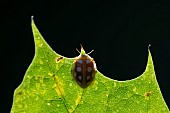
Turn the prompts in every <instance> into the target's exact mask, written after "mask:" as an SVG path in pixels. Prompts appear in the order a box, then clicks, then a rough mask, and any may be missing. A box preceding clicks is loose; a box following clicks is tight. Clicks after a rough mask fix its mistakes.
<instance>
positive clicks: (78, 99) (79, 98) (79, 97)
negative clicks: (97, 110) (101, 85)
mask: <svg viewBox="0 0 170 113" xmlns="http://www.w3.org/2000/svg"><path fill="white" fill-rule="evenodd" d="M80 100H81V95H78V98H77V99H76V101H75V102H76V105H78V104H79V103H80Z"/></svg>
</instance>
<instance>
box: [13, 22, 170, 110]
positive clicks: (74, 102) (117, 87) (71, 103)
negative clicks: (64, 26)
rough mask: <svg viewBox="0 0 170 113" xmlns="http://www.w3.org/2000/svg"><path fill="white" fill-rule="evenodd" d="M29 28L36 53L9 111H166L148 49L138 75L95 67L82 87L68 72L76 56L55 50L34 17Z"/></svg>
mask: <svg viewBox="0 0 170 113" xmlns="http://www.w3.org/2000/svg"><path fill="white" fill-rule="evenodd" d="M32 29H33V34H34V42H35V52H36V53H35V56H34V59H33V61H32V63H31V65H30V66H29V68H28V70H27V72H26V74H25V76H24V79H23V81H22V83H21V84H20V86H19V87H18V88H17V89H16V90H15V92H14V99H13V105H12V109H11V113H73V112H74V113H169V109H168V107H167V105H166V103H165V101H164V99H163V96H162V94H161V91H160V88H159V86H158V83H157V80H156V76H155V72H154V66H153V62H152V57H151V54H150V52H149V55H148V63H147V66H146V70H145V72H144V73H143V74H142V75H141V76H139V77H138V78H135V79H132V80H127V81H117V80H113V79H110V78H107V77H105V76H104V75H103V74H101V73H100V72H99V71H97V73H96V75H95V76H96V77H95V80H94V82H93V83H92V84H91V85H90V86H88V87H87V88H85V89H82V88H81V87H80V86H79V85H77V83H76V82H75V81H74V80H73V77H72V74H71V69H72V66H73V62H74V60H75V58H66V57H64V56H61V55H59V54H57V53H55V52H54V51H53V50H52V49H51V47H50V46H49V45H48V44H47V43H46V42H45V40H44V39H43V37H42V36H41V34H40V33H39V31H38V29H37V28H36V26H35V24H34V21H32Z"/></svg>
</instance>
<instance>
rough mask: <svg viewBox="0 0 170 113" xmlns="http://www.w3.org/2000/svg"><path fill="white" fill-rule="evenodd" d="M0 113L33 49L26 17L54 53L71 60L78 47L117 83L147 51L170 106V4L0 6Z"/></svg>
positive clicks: (91, 1) (137, 71)
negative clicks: (82, 48)
mask: <svg viewBox="0 0 170 113" xmlns="http://www.w3.org/2000/svg"><path fill="white" fill-rule="evenodd" d="M0 5H1V19H2V20H1V31H0V33H1V34H0V48H1V55H0V56H1V57H2V58H1V71H0V83H1V84H0V88H1V89H0V94H1V95H2V96H0V97H1V99H0V102H1V107H0V108H1V109H2V112H1V113H9V111H10V109H11V106H12V100H13V92H14V90H15V88H17V87H18V86H19V84H20V83H21V82H22V79H23V77H24V74H25V72H26V70H27V68H28V66H29V65H30V63H31V61H32V59H33V57H34V53H35V51H34V50H35V49H34V41H33V35H32V29H31V16H32V15H34V21H35V23H36V26H37V27H38V29H39V30H40V32H41V34H42V35H43V37H44V38H45V40H46V41H47V43H48V44H49V45H50V46H51V47H52V48H53V50H55V51H56V52H57V53H59V54H61V55H63V56H66V57H75V56H78V55H79V53H78V52H77V51H76V50H75V48H79V49H80V44H82V45H83V47H84V49H85V50H86V52H89V51H91V50H92V49H94V52H93V53H91V54H90V56H92V57H93V58H94V59H95V61H96V63H97V68H98V70H99V71H100V72H102V73H103V74H104V75H105V76H108V77H110V78H113V79H116V80H129V79H134V78H136V77H138V76H139V75H141V74H142V73H143V71H144V70H145V66H146V63H147V57H148V45H149V44H151V47H150V49H151V54H152V57H153V62H154V66H155V72H156V76H157V81H158V83H159V86H160V88H161V91H162V94H163V97H164V99H165V101H166V103H167V105H168V106H170V89H169V87H170V74H169V73H170V66H169V64H170V2H169V1H168V0H167V1H164V0H162V1H156V0H134V1H122V0H116V1H113V0H112V1H111V0H86V1H81V0H72V1H66V0H55V1H43V0H37V1H33V0H30V1H26V0H13V1H12V0H11V1H10V0H8V1H5V2H1V4H0Z"/></svg>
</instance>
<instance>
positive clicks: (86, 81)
mask: <svg viewBox="0 0 170 113" xmlns="http://www.w3.org/2000/svg"><path fill="white" fill-rule="evenodd" d="M76 50H77V51H78V49H76ZM78 52H79V51H78ZM91 52H93V50H92V51H91ZM91 52H89V53H88V54H90V53H91ZM79 53H80V55H79V56H78V57H77V58H76V59H75V61H74V64H73V67H72V75H73V78H74V80H75V81H76V83H77V84H78V85H79V86H80V87H82V88H86V87H88V86H89V85H90V84H91V83H92V82H93V80H94V78H95V74H96V72H97V68H96V63H95V62H94V60H93V58H91V57H90V56H89V55H88V54H86V53H85V51H84V49H83V47H82V46H81V52H79Z"/></svg>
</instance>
